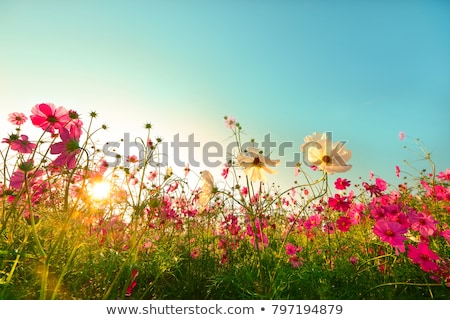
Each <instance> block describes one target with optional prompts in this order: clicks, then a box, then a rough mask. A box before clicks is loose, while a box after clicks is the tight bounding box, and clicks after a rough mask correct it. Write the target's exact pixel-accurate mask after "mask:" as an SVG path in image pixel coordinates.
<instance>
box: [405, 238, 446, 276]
mask: <svg viewBox="0 0 450 320" xmlns="http://www.w3.org/2000/svg"><path fill="white" fill-rule="evenodd" d="M408 257H409V258H410V259H411V260H412V261H413V262H414V263H415V264H418V265H419V266H420V267H421V268H422V270H423V271H425V272H430V271H437V270H438V269H439V265H438V264H437V263H436V262H434V261H433V260H439V256H438V255H437V254H436V253H434V252H433V251H432V250H430V248H429V247H428V245H427V244H426V243H423V242H421V243H419V244H418V245H417V248H416V247H414V246H413V245H411V244H409V245H408Z"/></svg>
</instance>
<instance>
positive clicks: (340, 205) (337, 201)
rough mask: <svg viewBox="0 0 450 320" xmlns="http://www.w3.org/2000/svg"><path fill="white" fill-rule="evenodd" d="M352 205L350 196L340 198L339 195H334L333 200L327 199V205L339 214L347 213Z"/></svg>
mask: <svg viewBox="0 0 450 320" xmlns="http://www.w3.org/2000/svg"><path fill="white" fill-rule="evenodd" d="M351 204H352V199H351V197H350V196H348V197H346V196H341V195H340V194H335V195H334V197H333V198H329V199H328V205H329V206H330V207H331V208H333V209H334V210H338V211H341V212H347V211H348V209H350V205H351Z"/></svg>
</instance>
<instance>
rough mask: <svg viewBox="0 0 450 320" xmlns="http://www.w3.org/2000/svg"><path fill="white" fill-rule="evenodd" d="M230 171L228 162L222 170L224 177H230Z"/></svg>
mask: <svg viewBox="0 0 450 320" xmlns="http://www.w3.org/2000/svg"><path fill="white" fill-rule="evenodd" d="M229 171H230V165H229V164H228V163H227V164H225V167H224V168H223V170H222V177H223V178H224V179H226V178H227V177H228V172H229Z"/></svg>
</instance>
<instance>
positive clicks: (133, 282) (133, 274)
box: [125, 268, 139, 297]
mask: <svg viewBox="0 0 450 320" xmlns="http://www.w3.org/2000/svg"><path fill="white" fill-rule="evenodd" d="M138 274H139V272H138V270H137V269H136V268H135V269H133V271H132V272H131V280H130V284H129V286H128V287H127V292H126V293H125V296H127V297H129V296H131V294H132V292H133V289H134V287H136V285H137V281H136V277H137V275H138Z"/></svg>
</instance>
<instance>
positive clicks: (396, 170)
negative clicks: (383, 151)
mask: <svg viewBox="0 0 450 320" xmlns="http://www.w3.org/2000/svg"><path fill="white" fill-rule="evenodd" d="M395 175H396V176H397V178H399V177H400V167H399V166H395Z"/></svg>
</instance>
